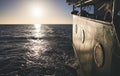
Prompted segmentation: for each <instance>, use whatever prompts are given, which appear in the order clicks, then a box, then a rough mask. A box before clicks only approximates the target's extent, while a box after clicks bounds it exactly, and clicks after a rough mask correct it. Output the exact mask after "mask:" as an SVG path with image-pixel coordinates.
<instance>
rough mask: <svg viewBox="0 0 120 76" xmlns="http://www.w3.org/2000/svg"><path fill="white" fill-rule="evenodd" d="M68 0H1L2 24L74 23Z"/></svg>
mask: <svg viewBox="0 0 120 76" xmlns="http://www.w3.org/2000/svg"><path fill="white" fill-rule="evenodd" d="M71 11H72V6H69V5H68V4H67V3H66V0H0V24H72V15H71V14H70V13H71Z"/></svg>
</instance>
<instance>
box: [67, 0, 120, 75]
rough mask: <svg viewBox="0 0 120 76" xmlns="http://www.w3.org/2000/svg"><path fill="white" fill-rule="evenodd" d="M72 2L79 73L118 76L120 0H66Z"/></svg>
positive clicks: (119, 58) (119, 63)
mask: <svg viewBox="0 0 120 76" xmlns="http://www.w3.org/2000/svg"><path fill="white" fill-rule="evenodd" d="M66 2H67V3H68V5H72V6H73V10H72V12H71V14H72V15H73V26H72V27H73V28H72V29H73V31H72V41H73V48H74V53H75V59H76V61H77V62H78V69H77V75H78V76H120V0H66Z"/></svg>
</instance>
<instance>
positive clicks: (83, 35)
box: [81, 30, 85, 43]
mask: <svg viewBox="0 0 120 76" xmlns="http://www.w3.org/2000/svg"><path fill="white" fill-rule="evenodd" d="M81 37H82V40H81V41H82V43H84V41H85V31H84V30H82V32H81Z"/></svg>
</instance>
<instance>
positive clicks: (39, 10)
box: [31, 6, 43, 17]
mask: <svg viewBox="0 0 120 76" xmlns="http://www.w3.org/2000/svg"><path fill="white" fill-rule="evenodd" d="M31 11H32V16H34V17H41V16H42V15H43V9H42V8H40V7H38V6H36V7H32V8H31Z"/></svg>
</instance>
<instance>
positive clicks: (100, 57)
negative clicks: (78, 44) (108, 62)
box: [94, 43, 104, 68]
mask: <svg viewBox="0 0 120 76" xmlns="http://www.w3.org/2000/svg"><path fill="white" fill-rule="evenodd" d="M94 61H95V64H96V66H97V67H98V68H100V67H102V66H103V64H104V50H103V48H102V46H101V45H100V44H99V43H97V44H96V45H95V47H94Z"/></svg>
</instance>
